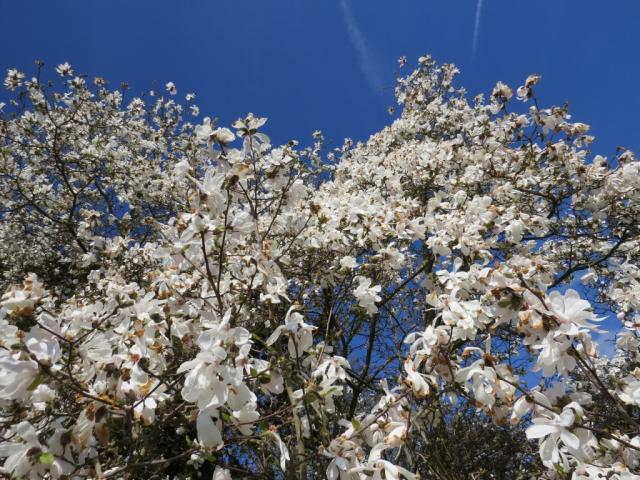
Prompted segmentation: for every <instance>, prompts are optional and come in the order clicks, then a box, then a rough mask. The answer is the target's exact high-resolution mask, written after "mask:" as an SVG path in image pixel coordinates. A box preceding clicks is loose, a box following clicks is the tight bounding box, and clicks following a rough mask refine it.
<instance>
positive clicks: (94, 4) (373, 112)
mask: <svg viewBox="0 0 640 480" xmlns="http://www.w3.org/2000/svg"><path fill="white" fill-rule="evenodd" d="M477 7H478V0H459V1H439V0H438V1H436V0H433V1H429V0H396V1H377V0H286V1H285V0H268V1H265V0H262V1H256V0H245V1H242V2H241V1H237V0H226V1H221V0H220V1H217V0H208V1H205V0H190V1H187V0H184V1H168V0H153V1H151V0H118V1H116V0H107V1H102V2H98V1H91V0H82V1H73V0H56V1H30V0H20V1H9V0H0V42H1V43H0V45H2V47H0V68H2V69H3V70H5V69H6V68H9V67H14V66H15V67H19V68H21V69H24V70H26V71H33V60H35V59H41V60H44V61H45V62H46V63H47V65H48V66H49V67H50V68H53V67H55V65H56V64H58V63H60V62H62V61H69V62H70V63H71V64H72V65H73V66H74V67H75V69H76V70H77V71H79V72H83V73H88V74H89V75H92V76H94V75H101V76H104V77H105V78H107V79H109V80H110V81H111V82H112V84H113V85H118V84H119V83H120V82H121V81H127V82H129V84H130V85H131V86H132V92H133V93H140V92H142V91H143V90H146V89H148V88H150V87H151V86H152V85H153V84H154V82H155V84H156V86H164V84H165V83H166V82H167V81H169V80H172V81H174V82H175V83H176V84H177V86H178V89H179V93H180V94H185V93H187V92H190V91H194V92H196V93H197V94H198V101H197V103H198V105H199V106H200V107H201V110H202V113H203V115H211V116H217V117H220V118H221V120H222V121H223V122H224V123H230V122H231V121H233V120H234V119H236V118H237V117H239V116H241V115H244V114H245V113H247V112H249V111H252V112H254V113H256V114H259V115H264V116H268V117H269V119H270V121H269V124H268V128H267V129H268V133H270V134H271V136H272V138H273V139H274V141H277V142H285V141H287V140H289V139H291V138H297V139H299V140H300V141H301V142H302V143H308V140H309V138H310V134H311V132H313V131H314V130H316V129H320V130H322V131H323V132H325V136H326V138H327V139H328V140H331V141H333V142H334V143H338V144H339V143H341V141H342V139H343V138H344V137H347V136H349V137H352V138H354V139H366V138H367V137H368V135H370V134H371V133H373V132H375V131H377V130H379V129H380V128H381V127H383V126H384V125H385V124H386V123H388V122H389V120H390V119H389V116H388V114H387V113H386V107H387V106H388V105H390V104H394V98H393V85H394V81H395V80H394V79H395V77H396V75H397V74H398V68H397V63H396V60H397V58H398V57H399V56H400V55H406V56H407V57H408V58H409V60H410V61H412V62H414V63H415V60H416V59H417V57H418V56H420V55H422V54H423V53H430V54H432V55H433V56H434V57H435V59H436V60H438V61H440V62H453V63H456V64H457V65H458V67H459V68H460V70H461V71H462V75H461V78H460V81H459V83H460V84H461V85H464V86H465V87H466V88H467V89H468V91H469V93H470V94H476V93H480V92H490V90H491V87H492V86H493V85H494V84H495V82H496V81H498V80H502V81H505V82H507V83H509V84H511V85H513V86H514V87H515V86H518V85H519V84H521V83H522V81H523V79H524V78H525V77H526V75H528V74H529V73H534V72H535V73H540V74H542V76H543V83H542V84H541V87H540V88H539V89H538V91H539V94H540V95H541V96H542V99H543V103H545V104H549V103H551V102H553V103H562V102H564V101H565V100H568V101H569V102H570V105H571V108H572V111H573V113H574V119H576V120H579V121H583V122H585V123H588V124H590V125H592V127H593V133H594V134H595V135H596V136H597V137H598V142H597V144H596V148H595V149H596V150H597V151H598V153H603V154H612V153H613V151H614V148H615V146H616V145H622V146H625V147H628V148H632V149H634V150H640V148H639V147H640V138H639V136H638V134H637V131H638V127H637V123H638V122H637V120H636V117H635V113H636V112H637V111H639V110H640V89H639V88H638V78H639V77H640V55H639V54H638V47H640V2H639V1H637V0H611V1H607V2H604V1H596V0H571V1H563V0H537V1H535V2H533V1H529V2H523V1H513V0H483V1H482V8H481V12H480V18H479V22H478V27H479V28H478V30H477V38H476V48H475V54H474V49H473V43H474V31H475V29H476V28H475V27H476V11H477ZM50 72H51V70H50Z"/></svg>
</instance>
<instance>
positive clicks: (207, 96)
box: [0, 0, 640, 324]
mask: <svg viewBox="0 0 640 480" xmlns="http://www.w3.org/2000/svg"><path fill="white" fill-rule="evenodd" d="M0 5H1V7H2V10H1V13H2V15H0V45H2V47H1V48H0V68H1V69H3V70H6V69H7V68H10V67H18V68H20V69H22V70H25V71H27V72H33V71H34V69H35V67H34V64H33V61H34V60H35V59H40V60H43V61H44V62H45V63H46V64H47V65H48V67H49V75H50V76H51V77H53V75H54V74H53V68H54V67H55V66H56V65H57V64H58V63H61V62H63V61H69V62H70V63H71V64H72V66H73V67H74V68H75V69H76V71H77V72H82V73H87V74H89V75H91V76H96V75H99V76H103V77H105V78H107V79H108V80H109V81H110V82H111V83H112V85H113V86H117V85H119V84H120V82H123V81H126V82H128V83H129V84H130V86H131V92H132V95H133V94H139V93H142V92H143V91H145V90H148V89H149V88H151V87H154V86H155V87H156V88H163V86H164V84H165V83H166V82H167V81H170V80H171V81H174V82H175V83H176V84H177V86H178V90H179V93H180V94H181V95H184V94H186V93H187V92H195V93H196V94H197V95H198V97H197V101H196V103H197V104H198V105H199V106H200V108H201V112H202V115H203V116H204V115H208V116H212V117H219V118H220V119H221V121H222V123H223V124H227V125H228V124H229V123H231V122H232V121H233V120H235V119H236V118H238V117H240V116H243V115H244V114H246V113H247V112H250V111H251V112H254V113H255V114H257V115H261V116H267V117H269V123H268V124H267V130H266V131H267V133H268V134H270V135H271V137H272V139H273V140H274V142H276V143H282V142H286V141H288V140H290V139H294V138H295V139H298V140H300V141H301V143H302V144H303V145H304V144H308V143H309V142H310V138H311V133H312V132H313V131H314V130H316V129H319V130H322V131H323V132H324V133H325V138H326V139H327V140H328V141H329V142H331V143H332V144H334V145H339V144H341V143H342V139H343V138H344V137H351V138H354V139H356V140H364V139H366V138H367V137H368V136H369V135H370V134H371V133H374V132H375V131H377V130H379V129H381V128H382V127H383V126H384V125H386V124H387V123H389V121H390V117H389V115H388V113H387V106H389V105H394V104H395V100H394V97H393V86H394V82H395V78H396V76H397V75H398V73H399V71H398V66H397V63H396V61H397V59H398V57H400V56H401V55H406V56H407V57H408V59H409V61H410V62H413V63H415V61H416V59H417V58H418V57H419V56H420V55H422V54H425V53H429V54H431V55H432V56H433V57H434V58H435V59H436V60H437V61H439V62H452V63H455V64H457V65H458V67H459V68H460V70H461V71H462V73H461V76H460V78H459V82H458V84H459V85H462V86H465V87H466V88H467V90H468V92H469V94H470V95H475V94H477V93H481V92H484V93H488V92H490V91H491V88H492V86H493V85H494V84H495V83H496V82H497V81H498V80H501V81H504V82H506V83H508V84H511V85H512V86H513V87H517V86H518V85H519V84H521V83H522V82H523V80H524V78H526V76H527V75H528V74H530V73H539V74H541V75H542V76H543V81H542V83H541V85H540V86H539V88H537V90H536V91H537V92H538V95H539V97H540V99H541V103H542V104H543V105H550V104H551V103H555V104H561V103H563V102H564V101H569V103H570V106H571V110H572V113H573V118H574V120H576V121H581V122H584V123H588V124H590V125H591V126H592V133H593V134H594V135H596V137H597V141H596V144H595V146H594V151H595V152H596V153H600V154H603V155H607V156H609V155H612V154H613V153H614V151H615V147H616V146H618V145H620V146H624V147H627V148H631V149H633V150H635V151H640V136H639V135H638V127H637V123H638V121H637V119H636V117H635V113H636V112H637V111H640V89H639V88H638V86H637V84H638V81H637V79H638V78H639V77H640V55H638V52H637V50H638V47H640V2H639V1H637V0H611V1H608V2H603V1H596V0H566V1H563V0H538V1H535V2H532V1H530V2H522V1H514V0H459V1H441V0H440V1H436V0H396V1H381V0H288V1H285V0H269V1H264V0H263V1H256V0H245V1H244V2H239V1H237V0H225V1H222V0H219V1H214V0H208V1H206V0H191V1H186V0H185V1H179V2H177V1H167V0H153V1H150V0H109V1H102V2H97V1H91V0H83V1H73V0H56V1H29V0H20V1H8V0H0ZM479 7H481V8H479ZM607 323H609V324H610V322H607Z"/></svg>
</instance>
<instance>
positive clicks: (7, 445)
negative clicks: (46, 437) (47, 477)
mask: <svg viewBox="0 0 640 480" xmlns="http://www.w3.org/2000/svg"><path fill="white" fill-rule="evenodd" d="M15 434H16V436H17V438H16V437H14V441H11V442H9V441H3V442H2V443H0V457H3V458H6V460H5V462H4V465H3V467H4V469H5V470H6V471H7V472H9V473H11V474H12V476H13V477H14V478H21V477H23V475H25V474H27V473H28V472H30V471H32V469H34V464H35V463H36V462H37V457H36V458H33V457H32V456H30V455H29V453H30V452H32V451H34V450H35V451H40V449H41V448H42V445H40V442H39V441H38V434H37V432H36V430H35V429H34V428H33V426H32V425H31V424H30V423H29V422H21V423H19V424H18V425H17V426H16V428H15ZM18 439H20V440H22V441H15V440H18ZM35 468H36V469H37V467H35Z"/></svg>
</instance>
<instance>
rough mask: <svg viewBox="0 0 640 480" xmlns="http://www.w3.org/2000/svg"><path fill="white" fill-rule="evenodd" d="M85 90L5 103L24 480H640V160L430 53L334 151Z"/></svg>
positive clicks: (7, 387)
mask: <svg viewBox="0 0 640 480" xmlns="http://www.w3.org/2000/svg"><path fill="white" fill-rule="evenodd" d="M401 64H406V59H403V60H402V61H401ZM73 70H74V69H72V68H71V66H70V65H69V64H68V63H66V62H65V63H63V64H61V65H59V66H58V68H57V69H56V72H57V75H60V76H62V77H63V79H62V82H63V83H62V85H61V86H60V87H57V86H55V85H54V84H53V83H52V82H49V81H46V80H40V76H38V78H32V79H27V78H28V77H27V75H25V74H24V73H22V72H19V71H18V70H16V69H11V70H9V71H8V72H7V76H6V78H5V81H4V83H5V86H6V87H7V88H8V89H9V90H11V91H13V90H17V92H16V93H15V98H14V99H12V100H9V101H8V102H7V104H6V105H5V106H4V107H5V108H4V109H0V110H1V111H0V114H1V118H0V134H1V135H2V138H3V145H2V162H0V197H2V205H3V213H2V215H1V218H0V265H1V266H2V268H1V269H0V270H2V272H1V275H0V287H1V290H2V292H1V294H2V297H1V299H0V414H1V416H2V422H1V426H0V462H2V464H3V465H2V473H3V474H4V475H5V476H8V477H13V478H25V479H27V478H28V479H29V480H31V479H34V480H35V479H40V478H61V477H65V478H67V477H69V478H72V477H73V478H102V477H114V478H115V477H123V478H124V477H131V476H134V477H135V476H136V475H143V474H144V475H146V474H148V475H155V474H156V473H157V472H160V471H164V470H166V471H167V472H171V473H170V474H171V475H177V476H180V477H181V478H182V477H184V478H187V477H189V478H196V477H199V476H201V475H203V473H204V472H206V473H207V475H211V470H213V478H214V479H215V480H228V479H230V478H231V477H232V476H236V473H238V475H240V476H241V477H251V476H256V477H260V478H284V477H285V476H286V477H289V476H295V477H296V478H298V477H299V478H316V477H325V476H326V477H327V478H330V479H340V480H356V479H357V480H363V479H365V478H375V479H398V480H400V479H411V480H412V479H414V478H416V479H417V478H419V476H420V475H422V476H423V477H424V476H429V475H430V476H434V475H439V476H441V477H442V478H458V477H463V476H467V477H469V478H471V477H474V476H475V477H477V476H478V475H480V476H482V475H489V476H492V475H493V476H495V475H498V473H496V472H494V471H493V470H496V469H498V468H500V473H499V475H498V476H500V475H502V476H505V478H506V477H509V478H511V477H513V478H520V477H522V475H523V472H526V473H524V474H525V475H527V476H530V477H532V478H548V479H554V480H555V479H560V478H561V477H562V478H564V477H567V478H568V477H569V476H570V477H571V478H572V480H582V479H596V478H612V479H630V478H636V477H637V476H638V475H640V453H639V452H640V435H638V434H637V433H638V432H637V424H638V423H639V422H640V419H639V418H638V411H637V407H638V406H639V405H640V393H639V392H640V387H639V384H640V381H639V379H640V373H639V370H638V369H637V368H636V367H637V365H638V362H639V361H640V354H638V351H639V349H640V333H639V330H638V326H639V325H640V267H638V265H637V263H638V258H640V257H639V256H640V243H639V240H638V239H639V238H640V237H639V235H638V234H639V230H638V222H637V219H638V218H640V206H639V202H638V200H640V197H638V194H637V192H638V191H640V180H639V178H640V176H639V175H638V173H639V172H640V166H639V162H638V160H637V159H636V157H635V156H634V155H633V154H632V153H631V152H628V151H624V150H619V151H617V152H616V156H615V158H614V157H611V158H605V157H603V156H598V155H596V156H594V157H592V156H591V151H590V150H591V148H592V147H591V144H592V142H593V137H592V136H590V135H588V133H589V127H588V126H587V125H586V124H585V123H579V122H573V121H572V119H571V115H570V114H569V112H568V109H567V107H566V106H562V107H549V108H542V107H541V106H539V105H540V104H541V103H542V99H538V98H535V92H534V88H535V86H536V85H537V84H538V82H539V81H540V77H539V76H537V75H532V76H530V77H529V78H527V79H526V81H525V83H524V85H523V86H521V87H520V88H518V89H517V95H518V98H520V99H521V100H523V101H526V100H533V99H535V101H531V102H530V107H529V110H523V109H522V108H518V107H517V106H516V107H515V110H516V111H514V108H512V107H511V106H509V102H510V101H512V99H513V89H512V88H511V87H509V86H508V85H506V84H504V83H501V82H499V83H498V84H497V85H496V87H495V88H494V89H493V90H492V91H491V92H490V95H488V96H487V98H486V99H485V97H483V96H481V95H480V96H478V97H476V98H474V99H469V98H468V95H467V93H466V91H465V90H464V89H461V88H458V87H456V85H455V76H456V74H457V72H458V71H457V69H456V68H455V67H454V66H452V65H442V66H438V65H436V64H435V62H433V60H432V59H431V58H430V57H428V56H423V57H421V58H420V59H419V62H418V65H417V67H416V69H415V70H414V71H412V72H408V73H407V74H406V76H405V77H403V78H400V79H399V80H398V83H397V87H396V97H397V100H398V103H399V105H400V108H399V109H398V115H397V116H396V117H395V118H394V119H393V121H392V122H391V123H390V124H389V125H388V126H386V127H385V128H383V129H382V130H381V131H379V132H377V133H374V134H373V135H371V137H370V138H369V139H368V140H367V141H365V142H354V141H353V140H351V139H346V140H345V141H344V142H342V143H341V144H338V145H337V146H335V147H334V148H330V147H328V146H327V145H325V144H324V143H323V142H324V140H323V135H322V134H321V133H320V132H315V133H314V134H313V138H312V139H310V142H309V143H308V144H307V145H306V146H305V144H304V143H303V144H300V143H298V142H296V141H291V142H288V143H287V144H285V145H273V144H272V142H271V139H270V138H269V136H267V135H266V133H265V132H264V129H265V125H266V121H267V120H266V118H264V117H260V116H257V115H254V114H251V113H250V114H247V115H245V116H243V117H242V118H240V119H239V120H237V121H236V122H234V123H233V124H232V125H231V126H229V127H226V126H223V125H218V122H217V120H214V119H213V117H206V118H204V120H203V121H201V122H199V123H192V121H191V120H190V119H192V116H193V115H195V114H198V113H199V109H198V107H197V106H196V105H193V104H192V101H193V100H194V95H193V94H188V95H187V96H186V97H185V100H186V102H187V104H186V105H183V104H181V103H180V99H179V98H178V97H177V88H176V86H175V84H173V83H172V82H169V83H167V84H166V89H162V91H158V92H156V91H153V92H150V93H149V94H145V95H141V96H140V97H133V98H129V97H128V96H123V93H122V91H121V90H110V89H109V88H108V82H107V81H106V80H104V79H102V78H101V77H97V78H94V79H90V78H88V77H85V76H74V75H75V74H74V71H73ZM42 75H43V76H44V73H42ZM57 75H56V76H57ZM52 159H53V160H52ZM34 272H35V273H34ZM578 279H581V281H582V282H583V283H584V285H583V287H581V288H580V289H578V291H576V290H573V289H571V288H570V287H572V286H574V285H576V283H575V282H576V281H577V280H578ZM574 288H577V287H574ZM382 292H384V295H383V294H382ZM607 309H608V310H609V312H606V310H607ZM601 310H602V311H604V312H606V313H605V314H604V315H606V316H607V317H608V318H610V322H608V323H607V324H610V323H611V324H615V322H618V324H617V326H614V328H613V329H612V332H617V336H618V342H617V344H616V346H615V350H614V351H613V352H610V355H608V356H607V355H601V354H599V353H598V352H599V350H604V349H603V348H602V347H603V346H604V347H606V346H607V345H606V343H605V340H604V338H605V337H603V336H598V334H601V333H605V332H602V331H600V330H598V329H597V328H596V326H597V325H598V322H599V321H600V320H601V319H600V318H598V317H596V314H595V312H596V311H598V312H600V311H601ZM618 330H620V331H619V332H618ZM483 345H484V348H482V346H483ZM461 426H462V427H463V428H460V427H461ZM470 429H471V430H473V431H472V432H471V433H472V434H469V435H468V434H467V432H468V431H469V430H470ZM522 430H524V431H526V436H527V437H528V440H529V441H526V442H523V441H522V435H521V432H522ZM461 431H464V432H465V434H464V435H461V434H460V433H459V432H461ZM497 431H499V432H500V434H499V437H498V436H496V432H497ZM444 436H446V438H445V437H444ZM497 438H499V439H500V442H502V443H504V445H505V448H500V449H496V448H495V440H496V439H497ZM535 442H537V443H538V444H539V445H538V447H539V448H538V450H539V451H538V455H537V456H536V455H535V454H533V453H532V452H533V450H532V448H535V447H536V445H535ZM502 443H501V445H502ZM443 446H444V448H446V449H449V448H453V450H452V451H451V452H450V453H452V452H454V451H455V449H458V450H457V451H462V452H464V453H465V454H466V455H467V457H468V458H470V459H473V461H472V462H462V463H461V462H458V463H456V464H455V465H449V463H451V462H443V461H442V458H443V457H442V452H443V450H442V448H443ZM416 448H419V451H414V450H415V449H416ZM470 448H473V449H476V451H468V450H469V449H470ZM505 452H508V458H505V457H506V453H505ZM452 454H453V453H452ZM467 457H465V458H467ZM476 467H477V468H476ZM317 468H321V471H315V469H317ZM325 468H326V469H325ZM471 469H473V471H471Z"/></svg>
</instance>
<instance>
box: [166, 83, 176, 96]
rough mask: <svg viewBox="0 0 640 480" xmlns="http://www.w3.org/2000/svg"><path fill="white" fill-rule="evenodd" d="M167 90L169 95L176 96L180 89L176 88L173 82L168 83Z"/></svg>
mask: <svg viewBox="0 0 640 480" xmlns="http://www.w3.org/2000/svg"><path fill="white" fill-rule="evenodd" d="M165 88H166V89H167V93H168V94H169V95H175V94H177V93H178V89H177V88H176V85H175V84H174V83H173V82H167V84H166V85H165Z"/></svg>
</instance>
